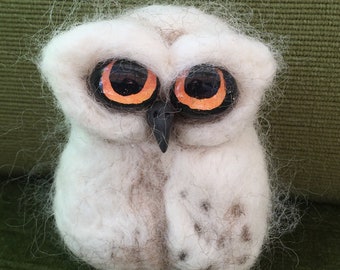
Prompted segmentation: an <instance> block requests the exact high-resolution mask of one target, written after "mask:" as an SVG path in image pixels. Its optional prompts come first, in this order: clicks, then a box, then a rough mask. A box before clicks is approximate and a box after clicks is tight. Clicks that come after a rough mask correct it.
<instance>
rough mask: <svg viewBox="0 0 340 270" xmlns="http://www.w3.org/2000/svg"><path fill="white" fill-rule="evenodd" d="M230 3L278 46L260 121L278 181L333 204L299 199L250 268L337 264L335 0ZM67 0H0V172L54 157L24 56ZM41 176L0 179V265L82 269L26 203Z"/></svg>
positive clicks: (41, 94) (317, 268)
mask: <svg viewBox="0 0 340 270" xmlns="http://www.w3.org/2000/svg"><path fill="white" fill-rule="evenodd" d="M75 2H83V3H84V4H83V5H82V7H81V8H80V9H79V10H78V11H77V12H76V13H75V14H74V15H75V16H78V17H79V18H81V17H82V14H86V13H91V11H93V8H92V5H90V4H89V3H91V2H100V0H98V1H97V0H96V1H75ZM111 2H113V3H116V4H113V5H112V6H111V7H113V9H116V8H119V9H120V8H122V9H124V8H128V7H131V6H134V5H136V4H138V3H139V4H143V3H145V2H141V1H133V0H126V1H111ZM162 2H163V3H164V1H159V3H162ZM177 2H182V3H188V1H184V0H182V1H177ZM191 2H192V3H195V4H198V3H200V2H202V1H199V0H194V1H191ZM210 2H211V5H214V6H216V3H217V4H218V3H220V4H224V3H225V2H224V0H219V1H210ZM231 2H233V3H235V5H234V8H235V9H236V10H238V11H240V12H245V14H246V15H244V16H243V17H244V19H248V20H249V23H250V24H251V25H253V26H254V27H255V28H257V29H259V30H260V31H267V32H271V33H273V34H274V36H275V37H276V38H278V39H281V38H282V39H283V40H284V43H285V44H286V49H285V50H284V51H283V56H284V59H285V61H286V64H287V71H286V72H285V73H284V74H282V75H281V77H280V79H279V85H278V87H279V88H280V89H281V90H280V91H282V90H283V91H284V96H283V97H282V98H281V99H279V101H275V102H274V103H275V109H274V110H273V111H272V112H271V114H270V115H269V117H268V122H267V121H262V123H263V125H264V127H267V126H269V125H270V129H269V142H270V144H271V152H273V154H274V163H275V164H276V165H277V166H276V168H277V171H278V176H279V179H281V180H282V181H284V182H287V183H292V184H293V186H292V187H294V188H293V190H294V191H295V192H297V193H302V194H307V195H308V196H309V198H310V199H313V200H317V201H321V202H332V203H333V204H334V205H331V204H317V203H308V204H307V205H305V204H304V205H302V206H301V208H302V211H304V212H303V215H302V224H301V225H300V226H299V227H298V228H297V230H296V231H295V232H294V233H292V234H288V235H286V236H284V237H283V238H282V242H280V241H281V240H280V241H278V242H277V243H276V245H275V246H274V247H272V249H271V251H270V252H267V253H265V254H264V256H263V259H262V261H261V264H260V265H259V267H258V268H259V269H273V270H287V269H288V270H289V269H299V270H337V269H340V210H339V206H338V205H337V206H336V205H335V204H337V203H339V202H340V179H339V178H340V177H339V176H340V166H339V165H340V162H339V160H340V135H339V128H340V109H339V108H340V61H339V60H340V57H339V56H340V44H339V43H340V38H339V36H340V1H339V0H318V1H316V0H283V1H281V0H261V1H259V0H240V1H236V0H232V1H231ZM72 3H73V1H46V0H0V179H7V177H8V176H12V177H13V176H20V175H23V174H28V173H29V172H31V173H32V174H36V173H38V172H39V173H42V175H43V176H45V174H47V175H51V174H52V172H51V166H50V164H51V161H53V160H54V159H55V158H56V157H57V155H58V151H59V149H58V144H57V142H61V141H62V140H63V132H62V130H58V129H55V128H54V126H55V124H56V122H57V120H56V119H57V115H56V113H55V110H54V108H53V102H52V99H51V97H50V95H49V92H48V91H47V90H46V89H45V88H42V87H41V82H40V77H39V74H38V72H37V70H36V68H35V66H34V65H33V64H32V56H33V55H35V54H36V53H37V51H36V48H37V43H38V42H39V41H40V38H39V37H41V36H43V35H45V34H46V35H47V34H48V33H49V32H50V31H51V30H52V29H54V28H55V27H56V26H57V25H58V24H59V23H61V22H62V21H63V20H64V18H65V17H67V16H68V15H69V13H70V11H71V10H72V9H71V5H72ZM167 3H172V1H167ZM214 3H215V4H214ZM51 5H53V6H54V9H53V12H52V13H51V12H50V6H51ZM105 8H108V7H105ZM251 10H252V12H251ZM267 39H268V40H270V39H271V37H270V36H268V37H267ZM278 97H279V96H278ZM278 104H279V105H278ZM58 117H59V116H58ZM37 164H38V166H37ZM52 165H53V162H52ZM47 178H48V176H45V177H44V178H43V180H40V181H39V180H38V179H35V180H34V181H28V182H27V178H26V177H22V178H21V179H18V180H16V181H13V182H10V183H8V184H5V185H4V184H1V185H0V270H7V269H9V270H21V269H23V270H28V269H30V270H31V269H34V270H45V269H49V270H61V269H69V270H76V269H80V270H86V269H87V270H88V269H90V268H89V267H87V266H85V265H83V264H78V263H77V262H75V261H72V260H70V258H69V256H68V255H67V254H65V251H64V249H63V247H62V244H60V240H59V237H58V236H56V235H55V234H54V233H53V229H52V228H53V225H52V220H48V221H46V218H43V217H42V216H41V212H42V209H43V208H44V205H36V204H33V203H32V204H30V201H31V200H30V198H31V197H36V196H38V198H36V199H37V200H38V201H42V202H45V201H46V198H40V197H39V196H40V194H46V193H47V190H45V192H41V193H37V192H36V190H37V188H39V187H41V186H45V185H47V186H48V185H50V182H48V181H47V180H44V179H47Z"/></svg>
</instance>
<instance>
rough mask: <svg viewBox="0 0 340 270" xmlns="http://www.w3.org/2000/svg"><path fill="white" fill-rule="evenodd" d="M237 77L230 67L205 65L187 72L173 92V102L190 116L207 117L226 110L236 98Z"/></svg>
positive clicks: (178, 81) (183, 112) (182, 112)
mask: <svg viewBox="0 0 340 270" xmlns="http://www.w3.org/2000/svg"><path fill="white" fill-rule="evenodd" d="M237 96H238V90H237V85H236V81H235V79H234V78H233V77H232V76H231V74H230V73H229V72H227V71H226V70H223V69H220V68H218V67H213V66H211V65H208V64H201V65H197V66H194V67H192V68H191V69H189V70H187V71H185V72H183V74H182V76H180V77H178V79H177V80H176V82H175V84H174V87H173V91H172V92H171V102H172V103H173V105H174V106H175V107H176V108H178V109H180V111H181V114H183V115H188V116H194V117H195V116H198V117H200V116H207V115H211V114H217V113H220V112H223V111H226V110H227V109H228V108H230V107H231V106H232V105H233V104H234V103H235V101H236V98H237Z"/></svg>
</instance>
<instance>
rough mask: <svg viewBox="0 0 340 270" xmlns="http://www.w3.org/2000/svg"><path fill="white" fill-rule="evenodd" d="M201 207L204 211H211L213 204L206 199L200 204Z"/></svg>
mask: <svg viewBox="0 0 340 270" xmlns="http://www.w3.org/2000/svg"><path fill="white" fill-rule="evenodd" d="M200 207H201V209H202V210H203V211H205V212H209V210H210V208H211V204H210V202H209V201H207V200H205V201H202V202H201V204H200Z"/></svg>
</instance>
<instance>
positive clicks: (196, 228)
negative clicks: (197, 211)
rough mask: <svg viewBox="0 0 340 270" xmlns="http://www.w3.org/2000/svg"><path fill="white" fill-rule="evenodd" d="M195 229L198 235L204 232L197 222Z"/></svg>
mask: <svg viewBox="0 0 340 270" xmlns="http://www.w3.org/2000/svg"><path fill="white" fill-rule="evenodd" d="M194 229H195V231H196V232H197V235H198V236H200V235H201V234H202V227H201V226H200V225H199V224H197V223H195V225H194Z"/></svg>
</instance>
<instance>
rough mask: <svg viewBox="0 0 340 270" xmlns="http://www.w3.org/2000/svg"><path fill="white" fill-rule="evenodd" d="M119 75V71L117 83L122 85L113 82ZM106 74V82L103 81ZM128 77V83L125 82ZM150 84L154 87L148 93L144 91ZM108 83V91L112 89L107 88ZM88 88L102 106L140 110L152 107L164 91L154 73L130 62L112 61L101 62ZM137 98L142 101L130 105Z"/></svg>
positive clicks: (89, 81) (92, 75) (91, 76)
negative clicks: (130, 101) (159, 94)
mask: <svg viewBox="0 0 340 270" xmlns="http://www.w3.org/2000/svg"><path fill="white" fill-rule="evenodd" d="M115 72H117V76H116V77H117V78H118V79H117V80H120V81H118V82H117V81H114V79H112V78H113V77H115V74H116V73H115ZM103 75H105V78H106V79H103ZM125 75H126V80H124V76H125ZM147 83H150V84H148V86H150V85H151V87H152V88H151V89H149V88H148V89H146V90H145V91H147V93H145V91H144V90H143V89H145V86H146V84H147ZM105 84H106V85H107V86H106V88H110V89H105ZM88 85H89V89H90V91H91V93H93V94H94V97H95V99H96V100H97V101H98V102H99V103H101V104H103V105H105V106H107V107H109V108H117V109H120V108H122V109H137V110H139V109H145V108H147V107H149V106H151V104H152V103H153V102H154V101H155V100H156V98H157V96H158V92H159V88H160V82H159V79H158V78H157V76H156V75H155V74H154V73H153V72H152V71H150V70H149V69H147V68H146V67H144V66H143V65H141V64H139V63H137V62H136V61H132V60H129V59H109V60H106V61H104V62H100V63H98V64H97V65H96V67H95V68H94V70H93V71H92V73H91V75H90V76H89V78H88ZM117 86H118V88H117ZM114 87H116V89H117V90H116V89H114ZM124 88H125V89H124ZM153 88H154V89H153ZM108 91H109V92H108ZM143 91H144V92H143ZM136 96H137V97H139V99H138V101H134V103H129V100H133V97H136ZM112 97H116V98H117V99H116V100H115V99H113V98H112ZM120 101H123V102H120Z"/></svg>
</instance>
